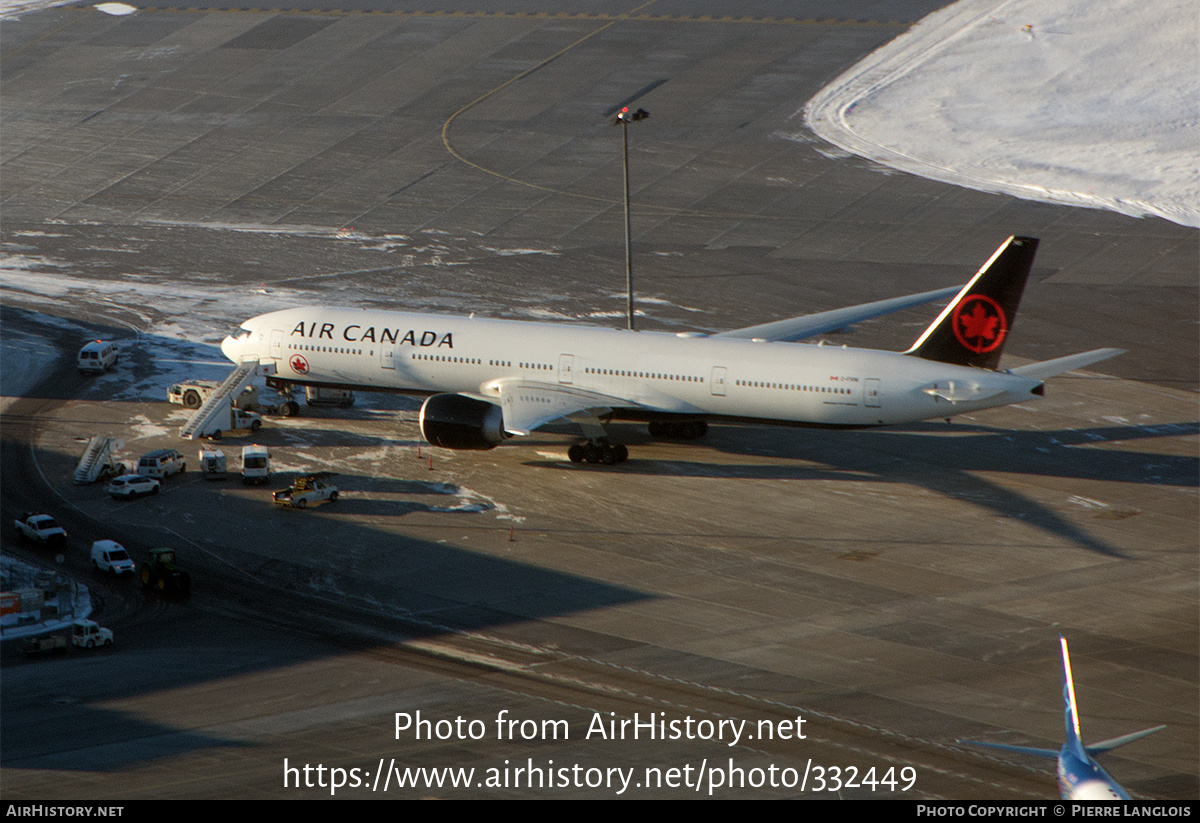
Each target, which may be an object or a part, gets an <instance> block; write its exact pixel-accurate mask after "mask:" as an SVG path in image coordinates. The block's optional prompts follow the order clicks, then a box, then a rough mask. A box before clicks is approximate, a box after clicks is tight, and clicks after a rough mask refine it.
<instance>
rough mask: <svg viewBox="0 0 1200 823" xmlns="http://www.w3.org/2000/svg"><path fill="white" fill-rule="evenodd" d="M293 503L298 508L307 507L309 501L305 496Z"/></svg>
mask: <svg viewBox="0 0 1200 823" xmlns="http://www.w3.org/2000/svg"><path fill="white" fill-rule="evenodd" d="M292 505H293V506H295V507H296V508H297V509H306V508H308V501H307V500H305V499H304V498H303V497H301V498H300V499H299V500H297V501H296V502H295V503H293V504H292Z"/></svg>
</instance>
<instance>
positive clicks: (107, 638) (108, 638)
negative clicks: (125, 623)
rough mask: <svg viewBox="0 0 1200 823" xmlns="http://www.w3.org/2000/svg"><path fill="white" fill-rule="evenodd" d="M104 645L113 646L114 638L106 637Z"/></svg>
mask: <svg viewBox="0 0 1200 823" xmlns="http://www.w3.org/2000/svg"><path fill="white" fill-rule="evenodd" d="M104 645H105V646H111V645H112V638H111V637H106V638H104Z"/></svg>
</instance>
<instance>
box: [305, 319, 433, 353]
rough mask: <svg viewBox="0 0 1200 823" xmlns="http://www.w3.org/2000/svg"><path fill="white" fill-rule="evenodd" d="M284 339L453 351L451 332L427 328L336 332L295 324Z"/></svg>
mask: <svg viewBox="0 0 1200 823" xmlns="http://www.w3.org/2000/svg"><path fill="white" fill-rule="evenodd" d="M339 332H340V334H339ZM288 337H300V338H302V339H305V340H336V339H341V340H345V341H346V342H348V343H359V342H362V341H364V340H366V341H369V342H371V343H394V344H396V345H397V346H403V345H405V344H407V345H409V346H421V347H422V348H428V347H431V346H432V347H433V348H438V349H440V348H442V347H446V348H449V349H452V348H454V335H453V333H452V332H436V331H429V330H428V329H427V330H425V331H422V332H421V333H420V334H418V333H417V330H416V329H408V330H407V331H405V330H402V329H389V328H381V329H379V330H378V331H377V330H376V329H375V327H374V326H367V327H366V328H365V329H364V328H363V327H362V326H358V325H353V324H351V325H349V326H345V327H343V328H341V329H338V328H337V327H336V325H335V324H334V323H321V324H320V327H318V325H317V324H316V323H297V324H296V327H295V328H294V329H292V331H291V333H290V334H289V335H288Z"/></svg>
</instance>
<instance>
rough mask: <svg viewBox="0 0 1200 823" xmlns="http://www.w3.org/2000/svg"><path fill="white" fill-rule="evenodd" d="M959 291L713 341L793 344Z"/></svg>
mask: <svg viewBox="0 0 1200 823" xmlns="http://www.w3.org/2000/svg"><path fill="white" fill-rule="evenodd" d="M960 291H962V286H953V287H951V288H948V289H936V290H934V291H926V292H921V293H920V294H910V295H908V296H907V297H892V298H889V299H887V300H876V301H875V302H874V303H863V304H862V305H859V306H850V307H848V308H844V309H833V310H832V311H822V312H817V313H816V314H806V315H803V316H801V317H789V318H788V319H787V320H775V321H773V322H771V323H763V324H761V325H758V326H748V327H746V328H744V329H733V330H732V331H723V332H720V333H718V334H714V335H713V337H737V338H742V339H751V338H758V339H762V340H769V341H771V342H776V343H795V342H796V341H798V340H803V339H805V338H807V337H813V336H815V335H818V334H829V333H830V332H835V331H837V330H838V329H844V328H846V327H847V326H851V325H853V324H855V323H861V322H862V321H863V320H870V319H871V318H872V317H879V316H881V315H884V314H891V313H892V312H897V311H900V310H901V309H907V308H911V307H912V306H920V305H922V304H924V303H932V302H933V301H935V300H945V299H948V298H950V297H953V296H954V295H956V294H958V293H959V292H960Z"/></svg>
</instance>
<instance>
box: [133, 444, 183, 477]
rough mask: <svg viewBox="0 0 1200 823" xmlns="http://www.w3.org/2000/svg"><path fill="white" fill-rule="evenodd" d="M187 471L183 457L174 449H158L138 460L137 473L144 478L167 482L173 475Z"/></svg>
mask: <svg viewBox="0 0 1200 823" xmlns="http://www.w3.org/2000/svg"><path fill="white" fill-rule="evenodd" d="M185 471H187V463H185V462H183V455H182V454H180V453H179V452H177V451H175V450H174V449H156V450H155V451H152V452H148V453H146V454H143V455H142V456H141V458H139V459H138V467H137V473H138V474H140V475H141V476H142V477H153V478H154V479H155V480H165V479H166V478H168V477H170V476H171V475H173V474H176V473H179V474H182V473H183V472H185Z"/></svg>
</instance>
